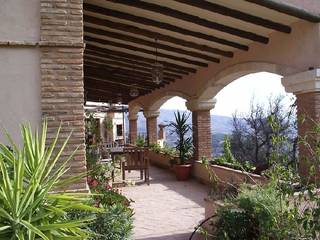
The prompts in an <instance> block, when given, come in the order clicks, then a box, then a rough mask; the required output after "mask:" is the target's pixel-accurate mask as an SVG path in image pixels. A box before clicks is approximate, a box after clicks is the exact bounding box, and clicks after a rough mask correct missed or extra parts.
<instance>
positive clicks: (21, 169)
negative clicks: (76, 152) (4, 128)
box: [0, 122, 96, 240]
mask: <svg viewBox="0 0 320 240" xmlns="http://www.w3.org/2000/svg"><path fill="white" fill-rule="evenodd" d="M46 131H47V123H46V122H44V123H43V128H42V132H41V133H38V131H36V132H35V134H33V133H32V130H31V127H30V125H22V126H21V135H22V142H23V147H22V148H19V147H18V146H17V145H15V144H14V142H13V141H12V138H11V137H10V135H9V134H7V136H8V140H9V142H10V145H11V147H7V146H5V145H4V144H2V143H0V239H12V240H14V239H18V240H34V239H45V240H51V239H52V240H53V239H55V240H56V239H87V238H88V236H89V232H88V231H86V229H85V226H86V224H88V222H90V221H91V220H92V218H91V217H89V218H85V219H77V220H73V221H70V220H68V219H67V218H66V216H67V212H68V211H70V210H71V209H82V210H88V211H95V210H96V209H95V208H93V207H90V206H88V205H86V204H85V202H87V201H88V200H89V195H88V194H80V193H58V192H56V191H54V190H56V189H62V188H65V187H66V185H67V184H71V183H73V182H74V181H77V180H79V178H80V176H79V177H78V178H77V177H73V178H72V179H70V178H69V179H63V180H62V179H61V177H62V175H63V174H65V173H66V172H67V171H68V167H67V163H68V161H70V159H72V157H73V155H71V156H69V157H68V158H67V159H66V160H64V161H61V160H60V158H61V154H62V152H63V151H64V149H65V147H66V144H67V142H68V140H69V137H70V136H69V137H68V138H67V139H66V140H65V141H64V142H63V143H62V145H61V147H57V143H58V138H59V132H60V128H59V129H58V130H57V134H56V137H55V138H54V139H53V140H52V142H51V143H50V144H48V145H46ZM58 162H59V164H57V163H58Z"/></svg>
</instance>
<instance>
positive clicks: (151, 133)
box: [146, 117, 158, 144]
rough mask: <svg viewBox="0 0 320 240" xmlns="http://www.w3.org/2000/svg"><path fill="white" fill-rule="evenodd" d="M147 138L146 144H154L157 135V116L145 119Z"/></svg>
mask: <svg viewBox="0 0 320 240" xmlns="http://www.w3.org/2000/svg"><path fill="white" fill-rule="evenodd" d="M146 120H147V138H148V144H156V143H157V140H158V136H157V127H158V125H157V117H148V118H147V119H146Z"/></svg>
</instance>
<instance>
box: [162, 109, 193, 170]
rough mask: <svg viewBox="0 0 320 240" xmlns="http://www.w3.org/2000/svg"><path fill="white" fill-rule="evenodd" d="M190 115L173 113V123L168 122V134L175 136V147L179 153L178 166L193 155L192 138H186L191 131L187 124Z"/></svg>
mask: <svg viewBox="0 0 320 240" xmlns="http://www.w3.org/2000/svg"><path fill="white" fill-rule="evenodd" d="M189 116H190V114H187V113H185V112H183V113H180V112H179V111H177V112H175V113H174V117H175V121H171V122H169V124H168V126H169V128H170V133H171V134H172V135H175V136H176V138H177V139H176V141H175V147H176V150H177V151H178V153H179V159H180V164H182V165H183V164H185V162H186V161H187V160H189V159H190V158H191V157H192V154H193V149H194V147H193V142H192V137H191V136H188V135H189V134H190V132H191V130H192V128H191V126H190V125H189V124H188V119H189Z"/></svg>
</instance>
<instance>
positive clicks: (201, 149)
mask: <svg viewBox="0 0 320 240" xmlns="http://www.w3.org/2000/svg"><path fill="white" fill-rule="evenodd" d="M215 103H216V101H215V99H210V100H199V99H192V100H189V101H188V102H187V103H186V106H187V108H188V110H190V111H192V136H193V145H194V161H199V160H200V159H201V157H207V158H210V157H211V155H212V140H211V116H210V110H211V109H213V108H214V106H215Z"/></svg>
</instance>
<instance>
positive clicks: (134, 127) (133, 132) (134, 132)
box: [129, 114, 138, 144]
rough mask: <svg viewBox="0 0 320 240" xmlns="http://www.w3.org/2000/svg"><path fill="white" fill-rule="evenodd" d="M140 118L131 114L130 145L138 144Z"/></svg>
mask: <svg viewBox="0 0 320 240" xmlns="http://www.w3.org/2000/svg"><path fill="white" fill-rule="evenodd" d="M137 120H138V116H137V114H136V115H135V116H132V115H130V114H129V141H130V144H136V140H137V138H138V121H137Z"/></svg>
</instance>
